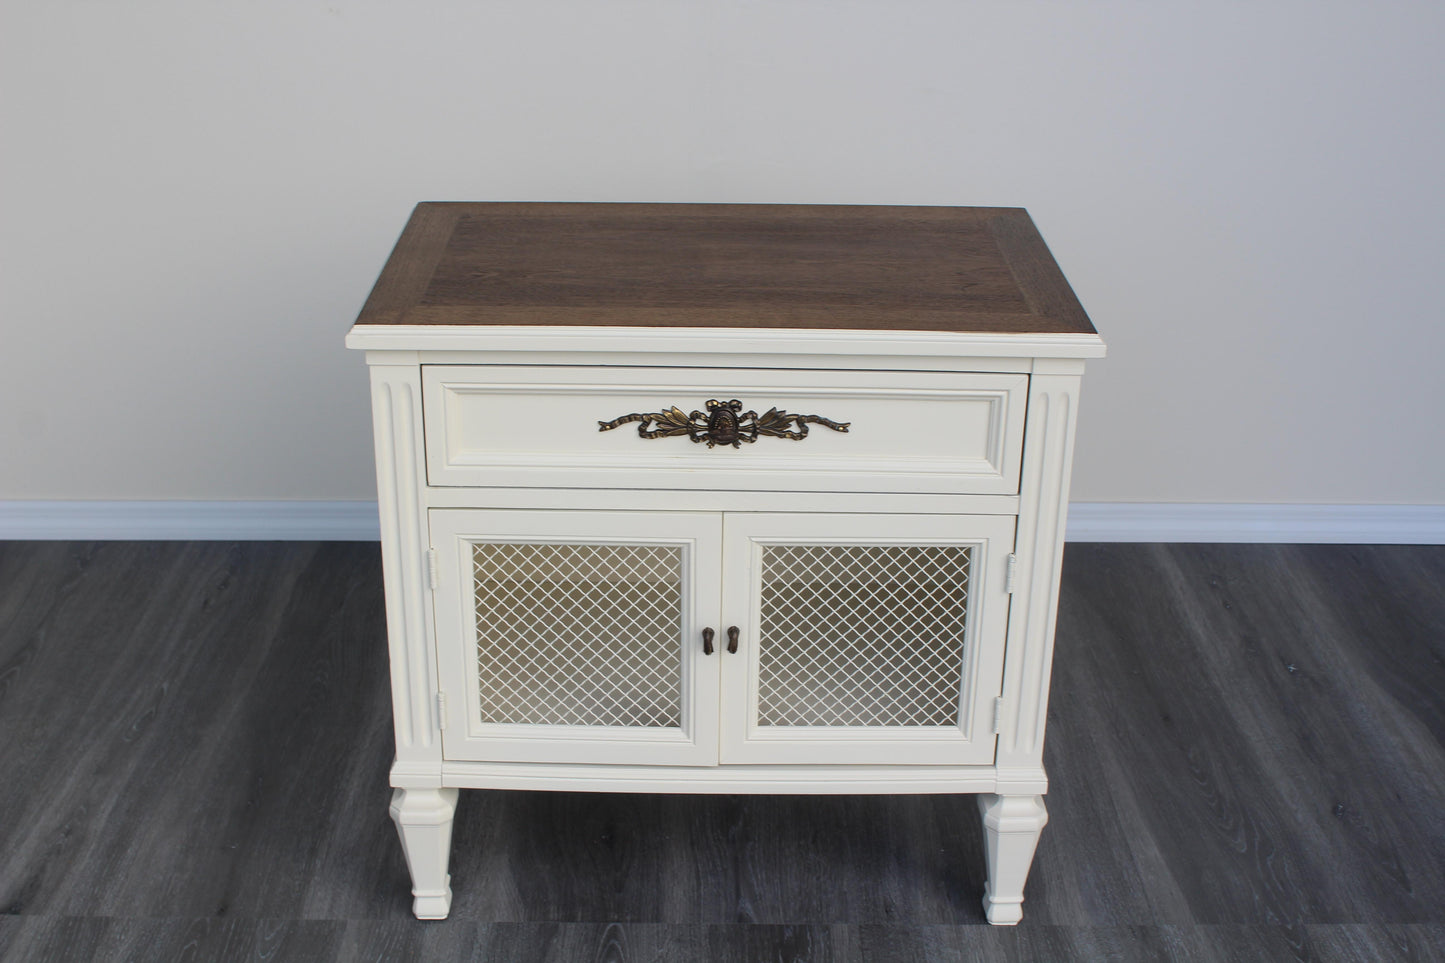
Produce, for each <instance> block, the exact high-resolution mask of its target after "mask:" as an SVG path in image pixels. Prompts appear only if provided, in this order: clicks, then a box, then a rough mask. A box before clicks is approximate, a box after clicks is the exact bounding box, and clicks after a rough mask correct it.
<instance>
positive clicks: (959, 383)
mask: <svg viewBox="0 0 1445 963" xmlns="http://www.w3.org/2000/svg"><path fill="white" fill-rule="evenodd" d="M1027 393H1028V376H1027V375H1024V374H1016V373H1005V374H997V373H966V372H965V373H957V372H881V371H830V370H779V369H749V368H732V369H729V368H707V369H703V368H625V367H600V366H599V367H543V366H525V365H496V366H492V365H427V366H425V367H424V369H423V382H422V394H423V406H424V416H425V425H426V460H427V478H428V482H429V483H430V484H432V485H436V486H463V487H513V486H532V487H543V488H630V489H693V490H706V489H731V490H749V491H830V492H939V493H954V494H1014V493H1017V491H1018V483H1019V459H1020V453H1021V450H1022V443H1023V427H1024V405H1025V399H1026V398H1027ZM734 400H736V401H738V402H740V404H739V405H738V406H736V408H728V409H727V410H726V411H725V412H723V413H717V412H718V407H717V406H719V405H721V406H727V405H728V404H729V403H730V402H732V401H734ZM709 402H713V403H714V407H713V408H711V409H710V408H709V404H708V403H709ZM674 409H676V413H673V410H674ZM774 409H776V412H774ZM730 416H731V417H732V418H733V419H735V422H734V423H730V422H729V417H730ZM799 416H803V417H799ZM614 423H615V426H614V427H610V428H606V429H604V428H603V427H602V426H603V425H609V424H614ZM830 423H831V424H830ZM833 425H836V426H840V427H841V426H846V430H837V429H836V428H835V427H832V426H833ZM639 429H641V430H642V431H643V432H648V433H651V434H653V435H654V437H644V436H643V435H641V434H639ZM800 435H801V436H802V437H797V436H800ZM694 439H696V440H694ZM709 440H712V441H714V442H716V443H714V444H711V445H709V443H708V442H709ZM729 442H731V443H729Z"/></svg>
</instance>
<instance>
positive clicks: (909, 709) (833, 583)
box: [721, 514, 1014, 765]
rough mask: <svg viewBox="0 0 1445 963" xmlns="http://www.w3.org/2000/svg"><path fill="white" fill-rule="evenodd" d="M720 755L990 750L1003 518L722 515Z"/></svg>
mask: <svg viewBox="0 0 1445 963" xmlns="http://www.w3.org/2000/svg"><path fill="white" fill-rule="evenodd" d="M723 531H724V535H723V541H724V555H723V558H724V561H723V610H722V611H723V622H724V625H725V626H737V627H738V629H739V633H738V646H737V651H736V652H734V653H730V652H728V650H727V648H726V642H727V640H728V632H729V631H730V630H729V629H727V628H725V629H724V633H723V639H724V643H725V646H724V649H723V651H722V673H723V679H722V747H721V758H722V761H723V762H724V763H821V764H847V763H858V764H872V765H879V764H890V763H897V764H910V765H981V764H989V763H992V762H993V759H994V747H995V741H996V737H995V736H994V733H993V731H992V730H993V704H994V699H995V698H996V697H997V696H998V695H999V693H1000V691H1001V689H1002V674H1003V650H1004V641H1005V635H1006V630H1007V627H1008V610H1009V595H1008V593H1007V590H1006V587H1005V582H1006V574H1007V566H1008V555H1009V553H1010V552H1012V551H1013V541H1014V519H1013V518H1012V517H1009V516H956V515H861V514H860V515H822V514H818V515H814V514H797V515H792V514H728V515H726V516H725V517H724V526H723Z"/></svg>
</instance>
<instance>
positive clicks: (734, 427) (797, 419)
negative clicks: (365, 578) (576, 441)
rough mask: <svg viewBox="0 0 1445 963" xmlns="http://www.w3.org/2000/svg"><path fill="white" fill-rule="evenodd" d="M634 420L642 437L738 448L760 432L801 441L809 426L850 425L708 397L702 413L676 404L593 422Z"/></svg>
mask: <svg viewBox="0 0 1445 963" xmlns="http://www.w3.org/2000/svg"><path fill="white" fill-rule="evenodd" d="M634 421H636V422H640V424H639V425H638V426H637V433H638V435H640V436H642V437H643V438H667V437H669V436H672V435H687V436H688V437H689V438H691V439H692V440H693V441H695V442H703V441H705V442H707V446H708V447H709V448H712V447H713V446H715V445H732V446H733V447H734V448H741V447H742V443H743V442H747V443H748V444H752V443H753V442H755V441H757V440H758V437H759V436H760V435H771V436H773V437H774V438H791V439H793V440H794V441H802V440H803V439H804V438H806V437H808V426H809V425H822V426H823V427H825V428H831V429H833V430H834V431H844V432H846V431H847V430H848V425H849V424H851V422H846V421H845V422H837V421H830V420H829V419H827V418H824V417H822V416H821V415H790V414H788V413H787V412H786V411H779V410H778V409H776V408H769V409H768V410H767V412H766V413H765V414H761V415H760V414H758V413H757V412H756V411H747V412H745V411H743V403H742V402H741V401H738V400H737V399H736V398H734V399H733V400H732V401H718V400H717V399H712V400H710V401H709V402H708V403H707V411H706V412H702V411H694V412H693V413H692V414H690V415H685V414H683V413H682V409H681V408H679V407H677V406H676V405H673V406H672V407H671V408H669V409H668V410H666V411H653V412H649V413H648V414H632V415H623V416H622V417H621V418H616V419H613V420H612V421H599V422H598V423H597V424H598V425H599V426H600V427H599V428H598V429H597V430H598V431H611V430H612V429H613V428H616V427H618V426H619V425H626V424H629V423H631V422H634Z"/></svg>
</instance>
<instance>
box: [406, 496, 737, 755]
mask: <svg viewBox="0 0 1445 963" xmlns="http://www.w3.org/2000/svg"><path fill="white" fill-rule="evenodd" d="M429 519H430V525H431V537H432V544H433V545H434V546H435V548H436V551H437V558H438V565H437V588H436V594H435V600H436V604H435V613H434V614H435V619H436V633H437V668H438V672H439V680H438V689H439V690H440V692H439V695H440V699H439V702H440V705H441V710H442V714H443V717H444V719H445V721H446V725H445V727H444V728H443V730H442V733H441V736H442V749H443V753H444V755H445V757H446V758H447V759H455V760H474V761H479V762H560V763H577V764H587V763H618V764H622V765H675V766H710V765H716V763H717V755H718V691H719V684H718V672H719V671H720V670H719V665H718V663H719V659H718V658H717V656H716V655H712V656H708V655H705V654H704V653H703V644H702V638H703V629H704V628H709V629H714V630H715V629H716V628H717V625H718V619H719V615H718V607H719V605H720V603H721V595H722V591H721V585H722V571H721V569H722V516H721V515H720V514H719V513H716V512H611V511H555V512H549V511H530V510H503V509H433V510H432V511H431V512H430V513H429Z"/></svg>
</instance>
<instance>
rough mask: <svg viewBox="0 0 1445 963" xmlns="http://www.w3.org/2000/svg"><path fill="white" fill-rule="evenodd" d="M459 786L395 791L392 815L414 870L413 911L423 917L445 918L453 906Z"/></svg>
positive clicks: (408, 867) (412, 872) (409, 868)
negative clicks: (452, 866)
mask: <svg viewBox="0 0 1445 963" xmlns="http://www.w3.org/2000/svg"><path fill="white" fill-rule="evenodd" d="M456 811H457V790H455V789H397V790H395V791H393V792H392V794H391V819H392V821H393V822H395V823H396V831H397V833H398V834H400V836H401V848H402V851H403V852H405V853H406V868H407V869H408V870H409V871H410V872H411V895H412V896H414V897H416V898H415V899H414V900H413V901H412V904H411V908H412V912H413V913H415V914H416V918H417V919H419V920H444V919H446V918H447V913H449V912H451V908H452V878H451V876H450V875H449V874H448V873H447V861H448V860H449V859H450V857H451V852H452V817H453V816H454V815H455V814H456Z"/></svg>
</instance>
